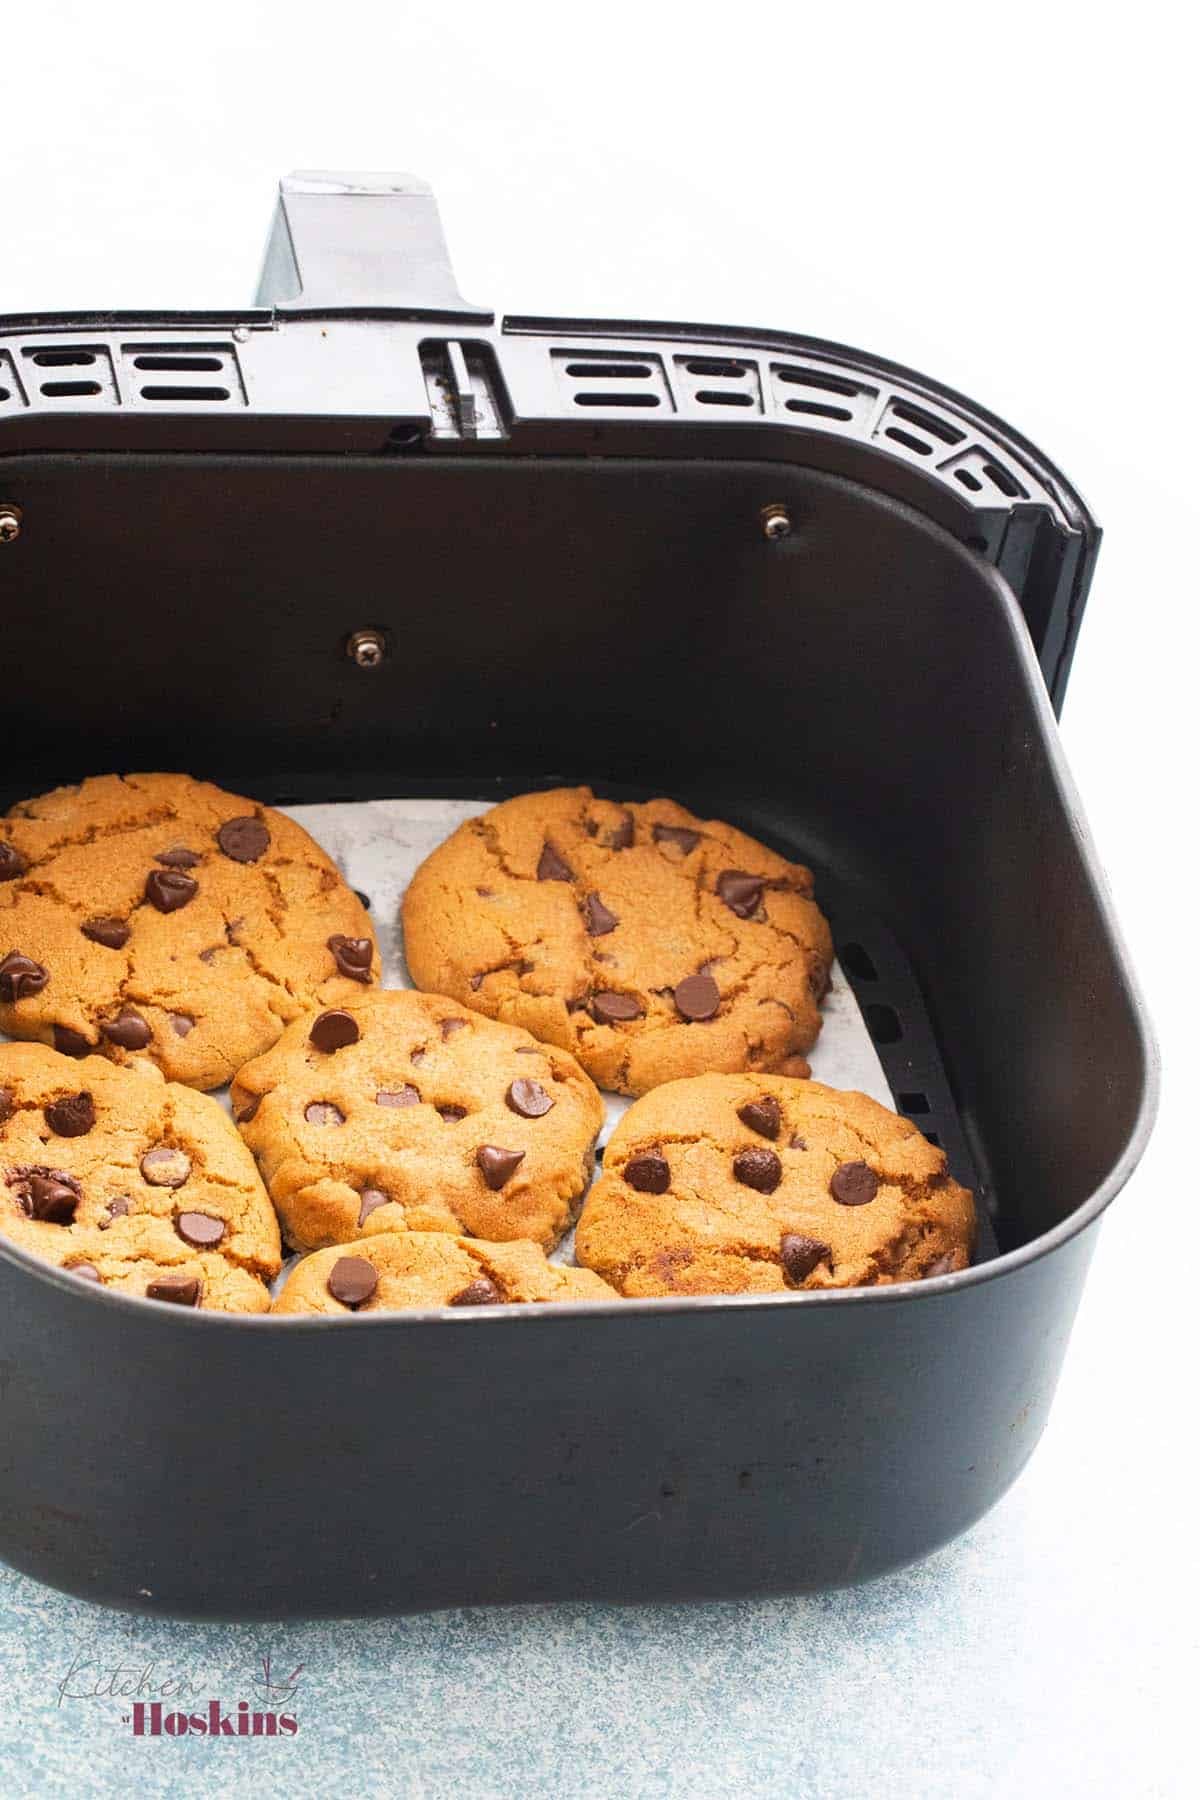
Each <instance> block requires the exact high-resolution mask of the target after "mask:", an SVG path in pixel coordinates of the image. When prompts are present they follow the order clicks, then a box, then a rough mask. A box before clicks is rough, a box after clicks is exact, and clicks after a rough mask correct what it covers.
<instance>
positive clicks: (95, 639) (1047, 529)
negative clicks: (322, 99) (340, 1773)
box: [0, 177, 1155, 1618]
mask: <svg viewBox="0 0 1200 1800" xmlns="http://www.w3.org/2000/svg"><path fill="white" fill-rule="evenodd" d="M285 216H286V222H287V228H286V230H285V231H284V232H283V235H282V237H281V235H280V232H279V231H277V233H276V235H275V237H274V238H273V240H272V250H271V255H270V257H269V260H268V270H267V274H266V276H265V278H264V279H265V286H264V292H263V295H262V297H261V298H262V301H263V304H261V305H260V306H258V307H256V308H254V309H250V310H248V311H247V312H246V313H245V314H244V315H239V316H238V317H236V318H233V317H228V316H223V317H219V318H218V317H215V316H214V315H206V314H195V315H191V314H189V315H182V316H180V315H176V316H173V317H172V318H170V319H169V320H163V319H161V318H155V317H154V316H153V315H146V316H137V317H123V318H116V317H105V318H98V317H96V316H94V315H93V316H91V317H85V318H82V319H81V318H80V317H78V316H70V317H68V316H64V317H55V318H53V319H47V318H45V317H43V318H40V319H38V320H20V319H16V320H14V319H0V526H2V525H3V521H4V518H5V517H6V516H7V517H8V518H9V519H10V520H11V521H15V527H16V528H15V529H12V528H11V527H10V529H9V530H8V532H7V537H8V541H7V542H3V541H0V601H2V604H3V612H4V660H5V666H6V669H7V671H8V674H7V678H6V680H5V683H4V693H3V699H2V700H0V718H2V719H3V723H4V735H3V743H4V753H3V759H2V762H0V789H2V790H3V793H2V795H0V798H2V799H3V802H4V804H5V805H9V804H11V803H13V802H14V801H16V800H19V799H21V798H24V797H27V796H29V795H32V794H36V793H40V792H42V791H44V790H45V789H47V788H49V787H51V786H54V785H56V784H58V783H61V782H65V781H72V780H78V779H79V778H80V777H81V776H83V775H85V774H89V773H102V772H105V771H108V770H111V769H119V770H131V769H151V768H170V769H177V768H187V769H189V770H191V771H192V772H193V773H195V774H196V775H198V776H203V777H205V778H209V779H212V780H215V781H218V782H221V783H222V784H224V785H226V786H228V787H230V788H232V789H233V790H234V791H236V792H241V793H246V794H249V795H252V796H253V797H255V798H256V799H260V800H262V801H265V802H270V803H284V804H287V803H294V802H302V801H309V800H314V801H315V800H345V799H355V800H362V799H370V798H374V797H381V796H406V795H461V796H469V797H473V798H477V799H485V800H488V799H492V798H495V799H499V798H501V797H503V796H504V795H506V794H510V793H517V792H521V791H522V790H524V789H526V788H529V787H534V786H541V785H557V784H559V783H563V782H574V781H586V782H590V783H591V784H592V785H593V786H595V787H596V788H597V789H598V790H599V791H601V792H603V793H608V794H612V795H615V796H626V795H627V796H632V797H634V798H645V797H649V796H652V795H655V794H663V793H665V794H670V795H672V796H674V797H675V798H678V799H679V800H681V801H683V802H684V803H685V804H686V805H688V806H690V807H692V808H693V809H694V810H696V811H698V812H700V813H701V814H705V815H708V816H716V817H723V818H727V819H730V820H732V821H733V822H734V823H736V824H737V825H739V826H741V827H742V828H744V829H746V830H748V831H750V832H752V833H753V834H755V835H756V836H759V837H761V838H762V839H763V840H765V841H766V842H767V843H769V844H771V845H773V846H774V847H775V848H777V849H779V850H781V851H783V852H784V853H785V854H787V855H789V856H794V857H797V858H799V859H801V860H804V861H806V862H809V863H810V864H811V865H812V866H813V868H814V869H815V871H816V873H817V877H818V884H819V885H818V895H819V897H820V898H821V899H822V900H823V901H824V902H825V904H826V906H827V909H828V911H829V913H830V916H831V919H832V922H833V925H834V930H835V937H836V941H837V943H838V948H839V951H840V953H841V955H842V960H843V966H844V968H845V971H846V974H847V976H848V978H849V979H850V981H851V982H852V984H853V986H854V989H855V992H856V995H857V997H858V1000H859V1003H860V1005H861V1007H862V1008H863V1011H864V1015H865V1016H866V1018H867V1020H868V1023H869V1025H870V1026H871V1029H872V1033H873V1035H874V1037H875V1041H876V1044H877V1047H878V1049H879V1053H880V1057H881V1060H882V1062H883V1066H884V1069H885V1072H886V1074H887V1078H888V1081H889V1083H890V1085H891V1087H892V1090H893V1094H894V1096H895V1098H896V1103H897V1105H898V1107H899V1108H900V1109H901V1110H906V1111H908V1112H909V1113H910V1114H911V1116H912V1117H913V1118H914V1119H915V1121H916V1123H917V1124H918V1125H920V1126H922V1128H923V1129H924V1128H927V1129H929V1130H931V1131H933V1132H934V1133H935V1135H936V1136H937V1137H938V1139H939V1141H941V1142H942V1143H943V1145H944V1146H945V1147H946V1149H947V1151H948V1153H949V1155H950V1159H951V1164H952V1167H954V1169H955V1172H956V1173H958V1174H960V1175H961V1176H962V1177H963V1178H964V1179H966V1180H968V1181H970V1182H971V1184H972V1185H973V1186H974V1187H975V1189H976V1192H977V1196H978V1198H979V1202H980V1207H981V1211H982V1212H983V1214H984V1215H985V1219H986V1224H985V1232H984V1243H985V1254H984V1256H983V1258H982V1260H980V1261H979V1262H978V1263H977V1264H976V1266H974V1267H973V1268H971V1269H969V1270H967V1271H964V1272H963V1273H961V1274H957V1275H951V1276H943V1277H938V1278H936V1279H934V1280H931V1281H928V1282H925V1283H922V1284H920V1285H905V1286H899V1287H893V1288H877V1289H863V1290H849V1291H840V1292H832V1293H830V1292H826V1293H813V1294H805V1295H802V1296H780V1297H778V1298H775V1297H771V1298H765V1299H764V1298H755V1299H750V1298H746V1299H741V1298H732V1299H693V1300H665V1301H648V1302H632V1301H624V1302H620V1303H615V1304H612V1305H600V1306H595V1305H592V1306H564V1307H553V1308H552V1307H547V1308H544V1309H542V1308H537V1307H525V1308H516V1307H514V1308H511V1309H508V1310H507V1311H504V1312H500V1313H496V1314H493V1313H490V1312H475V1311H472V1310H459V1311H457V1312H448V1313H431V1314H418V1313H407V1314H393V1315H375V1316H370V1315H367V1316H361V1317H357V1318H351V1319H348V1320H345V1321H342V1320H329V1319H312V1320H309V1319H289V1320H273V1319H269V1318H268V1319H244V1318H235V1317H230V1316H225V1315H220V1314H215V1313H188V1312H186V1311H183V1310H181V1309H178V1308H175V1307H161V1306H154V1305H151V1304H147V1303H145V1302H143V1301H139V1300H136V1299H129V1298H126V1297H124V1296H121V1295H116V1294H113V1293H110V1292H105V1291H102V1290H96V1289H95V1288H93V1287H92V1286H91V1285H89V1284H85V1283H82V1282H78V1281H75V1280H73V1279H71V1278H70V1277H68V1276H64V1275H62V1274H60V1273H59V1272H57V1271H56V1270H53V1269H51V1268H49V1267H47V1266H45V1265H42V1264H39V1263H37V1262H35V1261H34V1260H33V1259H31V1258H29V1257H27V1256H25V1255H23V1254H22V1253H20V1252H18V1251H16V1250H15V1249H13V1248H12V1247H11V1246H10V1245H9V1244H8V1243H7V1242H6V1241H5V1240H4V1239H2V1238H0V1441H2V1443H3V1451H2V1452H0V1554H2V1555H3V1556H4V1557H5V1558H6V1559H7V1560H8V1561H9V1562H10V1563H12V1564H13V1565H15V1566H16V1567H18V1568H20V1569H22V1570H25V1571H27V1572H29V1573H31V1574H33V1575H35V1576H37V1577H38V1578H40V1579H41V1580H44V1581H47V1582H50V1583H53V1584H55V1585H56V1586H59V1587H62V1588H65V1589H67V1590H69V1591H71V1592H73V1593H76V1594H80V1595H83V1596H86V1597H87V1598H89V1599H93V1600H98V1601H104V1602H108V1603H110V1604H113V1605H118V1606H122V1607H130V1608H143V1609H146V1610H153V1611H161V1612H165V1613H172V1614H181V1615H188V1616H195V1617H210V1616H215V1617H221V1616H225V1617H264V1618H266V1617H284V1616H297V1615H312V1614H325V1615H329V1614H333V1615H337V1614H360V1613H369V1612H385V1611H400V1610H408V1609H418V1608H429V1607H438V1606H448V1605H455V1604H460V1603H486V1602H502V1601H529V1600H558V1599H568V1598H570V1599H582V1598H593V1599H606V1600H634V1599H648V1598H659V1599H662V1598H676V1597H678V1598H683V1597H704V1596H719V1595H745V1594H752V1593H782V1592H794V1591H799V1590H811V1589H819V1588H825V1587H830V1586H836V1585H838V1584H841V1583H845V1582H850V1581H855V1580H862V1579H865V1578H867V1577H870V1576H874V1575H877V1574H879V1573H881V1572H882V1571H884V1570H887V1569H890V1568H893V1567H896V1566H898V1565H900V1564H902V1563H905V1562H907V1561H910V1560H912V1559H913V1558H916V1557H919V1556H922V1555H924V1554H926V1553H927V1552H929V1551H930V1550H932V1549H934V1548H935V1547H936V1546H938V1545H940V1544H942V1543H944V1542H946V1541H947V1540H948V1539H949V1538H951V1537H952V1536H954V1535H955V1534H956V1533H958V1532H961V1531H962V1530H963V1529H964V1528H965V1527H967V1526H968V1525H970V1524H971V1523H972V1521H974V1520H975V1519H977V1518H978V1517H979V1516H980V1515H981V1514H982V1513H983V1512H984V1511H986V1509H987V1508H988V1507H990V1506H991V1505H992V1504H993V1503H994V1502H995V1501H996V1499H997V1498H998V1497H999V1496H1000V1495H1001V1494H1002V1493H1003V1492H1004V1490H1005V1489H1006V1488H1007V1486H1008V1485H1009V1484H1010V1482H1011V1481H1012V1480H1013V1479H1014V1477H1015V1476H1016V1475H1017V1474H1018V1472H1019V1471H1020V1469H1021V1468H1022V1466H1023V1464H1024V1462H1025V1461H1026V1459H1027V1458H1028V1456H1029V1455H1030V1453H1031V1452H1032V1450H1033V1448H1034V1446H1035V1444H1036V1442H1037V1440H1038V1437H1039V1435H1040V1433H1041V1430H1042V1427H1043V1425H1044V1422H1045V1418H1046V1414H1047V1410H1048V1408H1049V1405H1050V1401H1051V1398H1052V1395H1053V1392H1054V1387H1055V1383H1056V1380H1057V1376H1058V1371H1059V1367H1060V1364H1061V1361H1062V1357H1063V1353H1064V1350H1065V1347H1066V1343H1067V1338H1068V1334H1069V1331H1070V1328H1071V1323H1072V1319H1073V1317H1074V1313H1075V1309H1076V1304H1077V1301H1078V1298H1079V1293H1080V1289H1081V1285H1082V1282H1083V1280H1084V1276H1085V1274H1086V1271H1087V1266H1088V1262H1089V1258H1090V1255H1091V1252H1092V1248H1093V1245H1094V1242H1095V1237H1096V1231H1097V1228H1098V1221H1099V1218H1100V1215H1101V1213H1102V1211H1103V1209H1104V1207H1105V1206H1106V1205H1107V1203H1108V1201H1109V1200H1110V1199H1111V1198H1112V1197H1113V1195H1114V1194H1115V1193H1116V1192H1117V1191H1118V1190H1119V1188H1120V1187H1121V1185H1122V1184H1123V1182H1124V1181H1125V1180H1126V1179H1127V1177H1128V1175H1129V1174H1130V1172H1131V1170H1132V1168H1133V1167H1134V1165H1135V1163H1136V1161H1137V1159H1138V1157H1139V1156H1140V1154H1141V1151H1142V1148H1143V1146H1144V1143H1145V1140H1146V1137H1147V1135H1148V1132H1149V1128H1150V1120H1151V1116H1152V1111H1153V1099H1154V1091H1155V1060H1154V1053H1153V1049H1152V1046H1151V1043H1150V1040H1149V1035H1148V1030H1147V1025H1146V1021H1145V1018H1144V1016H1143V1014H1142V1011H1141V1007H1140V1002H1139V1000H1138V998H1137V995H1136V992H1135V990H1134V987H1133V984H1132V980H1131V976H1130V973H1129V969H1128V965H1127V962H1126V960H1125V957H1124V953H1123V950H1122V948H1121V945H1120V942H1119V940H1118V938H1117V936H1116V933H1115V929H1114V926H1113V922H1112V919H1111V916H1110V913H1109V909H1108V903H1107V900H1106V898H1105V896H1104V892H1103V889H1102V885H1101V882H1100V880H1099V878H1098V875H1097V871H1096V865H1095V861H1094V857H1093V852H1092V850H1091V847H1090V845H1089V842H1088V839H1087V836H1086V832H1085V830H1084V827H1083V825H1082V824H1081V815H1080V811H1079V806H1078V803H1077V800H1076V798H1075V796H1074V793H1073V791H1072V789H1071V784H1070V780H1069V777H1068V775H1067V773H1066V771H1065V768H1064V764H1063V759H1062V753H1061V749H1060V745H1059V739H1058V733H1057V726H1056V723H1055V718H1054V705H1052V700H1053V702H1054V704H1057V703H1059V702H1060V701H1061V697H1062V692H1063V687H1064V685H1065V681H1066V673H1067V668H1068V666H1069V661H1070V652H1071V648H1072V646H1073V643H1074V638H1075V633H1076V632H1077V630H1078V627H1079V621H1080V617H1081V614H1082V610H1083V604H1084V600H1085V597H1086V591H1087V583H1088V580H1089V578H1090V574H1091V569H1092V566H1093V563H1094V558H1095V552H1096V547H1097V542H1098V533H1097V531H1096V528H1095V526H1094V524H1093V522H1092V520H1091V519H1090V517H1089V516H1088V514H1087V512H1086V509H1085V508H1084V507H1083V504H1082V502H1081V501H1080V500H1079V498H1078V496H1077V495H1075V494H1074V492H1073V490H1072V489H1071V488H1070V487H1069V485H1068V484H1067V483H1066V481H1065V480H1064V478H1063V477H1062V476H1061V474H1059V472H1058V471H1057V470H1055V469H1054V468H1053V466H1052V465H1050V464H1049V463H1047V462H1046V460H1045V458H1044V457H1042V456H1041V455H1040V453H1038V452H1037V451H1036V450H1034V449H1033V447H1032V446H1030V445H1029V444H1027V443H1026V442H1025V441H1024V440H1023V439H1021V438H1019V437H1018V436H1017V435H1016V434H1015V433H1013V432H1012V431H1011V430H1010V429H1009V428H1008V427H1006V426H1004V425H1002V424H1001V423H1000V422H999V421H998V420H996V419H994V418H991V417H990V416H989V415H987V414H985V413H983V412H981V411H980V410H979V409H978V408H975V407H973V406H972V405H971V404H970V403H969V402H967V401H966V400H964V399H962V398H961V397H960V396H957V395H954V394H950V393H948V392H947V391H946V390H944V389H941V388H939V387H937V386H936V384H934V383H932V382H929V381H927V380H926V379H925V378H923V377H919V376H916V375H914V374H912V373H911V372H909V371H905V370H900V369H897V368H895V367H894V366H892V365H890V364H886V363H882V362H879V361H877V360H875V359H872V358H869V357H866V356H863V355H861V354H860V353H857V352H853V351H849V350H845V349H841V348H838V347H836V346H832V345H829V344H823V343H822V344H818V343H813V342H811V341H809V340H805V339H801V338H794V337H787V336H784V335H782V334H776V333H770V332H753V331H744V332H743V331H733V330H727V329H722V328H714V327H700V326H684V325H670V326H661V325H647V324H607V325H602V324H599V323H597V322H595V321H582V322H580V321H576V322H571V321H562V320H532V319H515V320H514V319H508V320H503V321H496V320H495V319H494V318H493V317H492V315H491V314H489V313H487V312H484V311H481V310H480V309H475V308H471V307H468V306H467V305H466V304H465V303H464V302H462V301H461V300H460V299H459V298H458V296H457V294H456V293H455V292H454V291H453V287H452V283H451V280H450V277H449V273H448V265H446V264H445V260H444V252H443V251H442V250H441V248H440V242H439V240H438V238H437V232H436V213H435V211H434V209H433V205H432V200H431V199H430V197H429V196H428V194H427V192H425V191H424V190H423V189H422V188H421V187H420V185H419V184H417V183H412V182H408V183H405V182H404V181H402V180H400V179H397V180H396V181H395V182H394V183H392V184H391V185H386V184H378V185H377V187H376V189H375V190H374V191H371V190H370V189H369V187H367V186H364V184H363V183H361V182H357V183H345V184H341V185H339V183H338V181H337V180H336V179H335V178H331V177H305V178H299V179H297V180H294V181H293V182H291V183H289V184H287V185H286V187H285V191H284V195H283V201H282V205H281V218H284V217H285ZM347 246H350V247H351V248H353V250H354V254H353V255H351V254H350V253H349V250H348V249H347ZM335 278H336V280H337V281H339V282H342V283H343V284H347V285H346V291H343V292H340V293H339V292H337V291H334V289H333V287H332V286H331V284H332V283H333V282H334V280H335ZM64 356H68V357H74V358H76V359H78V358H79V357H85V358H90V359H91V360H90V361H84V362H80V361H78V360H75V361H71V362H64V361H62V360H61V359H62V358H63V357H64ZM47 357H49V358H51V360H50V361H47V360H46V358H47ZM55 357H57V358H58V359H59V360H58V361H54V360H53V358H55ZM39 358H40V359H41V360H39ZM139 359H140V361H139ZM147 359H148V360H149V364H150V366H149V367H148V368H147V367H143V366H141V365H142V364H145V363H146V362H147ZM163 365H165V367H164V366H163ZM193 365H194V366H193ZM213 365H215V368H214V366H213ZM639 370H641V371H646V372H645V373H638V372H637V371H639ZM787 371H791V376H790V378H787ZM805 376H807V385H806V383H805V379H803V378H804V377H805ZM822 384H823V385H822ZM64 389H71V390H73V391H71V392H66V391H64ZM83 389H87V390H88V391H87V392H84V391H81V390H83ZM214 393H215V394H216V395H217V396H218V397H217V398H215V399H214V398H213V397H212V396H213V394H214ZM156 395H165V396H167V397H166V398H158V397H156ZM713 395H717V396H718V398H717V399H713V398H712V396H713ZM581 396H582V398H581ZM731 396H738V397H737V398H731ZM797 401H799V402H800V404H799V406H797V405H796V404H794V403H795V402H797ZM806 409H807V410H806ZM840 415H845V416H840ZM896 433H899V435H898V436H897V435H895V434H896ZM914 444H916V445H917V448H916V449H914V448H913V445H914ZM989 468H990V469H991V470H992V471H993V473H992V474H990V475H989V474H988V473H987V471H988V469H989ZM961 473H965V474H967V475H968V476H969V477H970V479H969V480H967V481H963V480H961V479H960V478H959V477H960V474H961ZM972 482H974V484H975V485H974V486H972ZM1014 488H1015V491H1006V490H1008V489H1014ZM364 633H365V634H366V636H365V637H364V636H363V635H362V634H364ZM356 634H357V635H356ZM364 645H365V646H366V651H364V649H363V646H364ZM1048 689H1049V692H1048ZM2 948H3V946H0V949H2ZM481 1334H482V1335H481Z"/></svg>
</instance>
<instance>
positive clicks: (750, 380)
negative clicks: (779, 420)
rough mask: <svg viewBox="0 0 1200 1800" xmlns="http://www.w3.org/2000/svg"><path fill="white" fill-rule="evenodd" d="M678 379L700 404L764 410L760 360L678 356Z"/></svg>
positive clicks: (748, 411) (742, 410)
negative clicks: (757, 361) (759, 368)
mask: <svg viewBox="0 0 1200 1800" xmlns="http://www.w3.org/2000/svg"><path fill="white" fill-rule="evenodd" d="M675 382H676V386H677V387H678V388H679V390H680V391H681V392H682V393H684V394H686V395H687V396H688V398H689V399H690V400H692V401H693V402H694V404H695V405H696V406H704V407H708V406H711V407H725V408H728V409H729V410H730V411H731V412H738V413H741V414H743V415H744V416H745V415H751V414H754V413H761V412H762V410H763V397H762V379H761V377H760V375H759V370H758V364H757V363H756V362H751V361H749V360H748V359H743V358H741V357H724V356H677V357H676V358H675Z"/></svg>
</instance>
